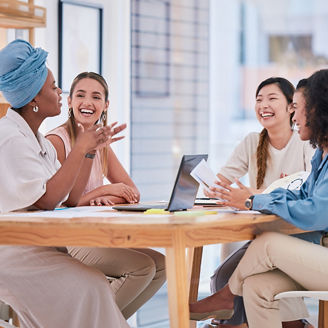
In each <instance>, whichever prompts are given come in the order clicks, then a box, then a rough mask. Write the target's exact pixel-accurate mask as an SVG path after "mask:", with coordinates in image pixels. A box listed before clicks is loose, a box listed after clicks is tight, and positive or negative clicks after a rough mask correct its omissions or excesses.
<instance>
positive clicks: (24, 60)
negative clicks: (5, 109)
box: [0, 39, 48, 108]
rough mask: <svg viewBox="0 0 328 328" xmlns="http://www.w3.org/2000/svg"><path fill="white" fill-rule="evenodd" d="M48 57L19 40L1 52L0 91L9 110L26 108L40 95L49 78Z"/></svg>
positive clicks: (39, 49) (46, 54) (41, 51)
mask: <svg viewBox="0 0 328 328" xmlns="http://www.w3.org/2000/svg"><path fill="white" fill-rule="evenodd" d="M47 56H48V53H47V52H46V51H44V50H43V49H41V48H33V47H32V46H31V45H30V44H29V43H28V42H26V41H24V40H19V39H18V40H15V41H13V42H10V43H9V44H8V45H7V46H6V47H4V48H3V49H2V50H1V51H0V91H2V94H3V96H4V97H5V98H6V99H7V101H8V102H9V103H10V105H11V106H12V107H14V108H20V107H23V106H25V105H26V104H28V103H29V102H30V101H31V100H32V99H33V98H34V97H35V96H36V95H37V94H38V93H39V91H40V90H41V88H42V86H43V84H44V82H45V81H46V79H47V76H48V69H47V67H46V59H47Z"/></svg>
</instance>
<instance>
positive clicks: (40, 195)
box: [0, 40, 128, 328]
mask: <svg viewBox="0 0 328 328" xmlns="http://www.w3.org/2000/svg"><path fill="white" fill-rule="evenodd" d="M46 58H47V52H45V51H44V50H42V49H40V48H33V47H32V46H31V45H30V44H29V43H28V42H26V41H23V40H15V41H13V42H11V43H10V44H8V45H7V46H6V47H5V48H3V49H2V50H1V51H0V90H1V91H2V93H3V95H4V97H5V98H6V100H7V101H8V102H9V103H10V105H11V108H10V109H9V110H8V113H7V115H6V116H5V117H3V118H2V119H1V120H0V158H1V161H0V170H1V172H2V173H1V175H0V185H1V190H2V191H3V192H1V197H0V213H2V212H9V211H14V210H19V209H31V208H37V209H54V208H55V207H56V206H59V205H60V204H61V203H62V202H63V201H65V200H66V198H67V195H68V194H69V192H70V191H71V189H72V187H73V185H74V183H75V180H76V178H77V177H78V174H79V170H80V168H81V163H83V159H84V158H85V157H87V158H88V154H89V152H91V151H93V150H94V149H96V148H97V147H102V146H104V145H105V144H107V143H109V142H111V132H110V129H109V128H106V127H100V126H97V125H95V126H94V127H92V128H90V129H88V130H86V131H84V132H83V131H81V133H79V136H78V138H77V140H76V143H75V146H74V148H73V149H72V151H71V153H70V155H69V156H68V158H67V160H66V161H65V163H64V164H63V166H61V167H60V163H59V162H58V161H57V157H56V151H55V149H54V148H53V146H52V145H51V143H50V142H49V141H48V140H46V139H45V138H44V136H43V135H42V134H41V133H39V131H38V129H39V126H40V124H41V123H42V122H43V120H44V119H45V118H47V117H51V116H55V115H58V114H59V113H60V110H61V90H60V89H59V88H58V87H57V86H56V84H55V80H54V77H53V74H52V72H51V71H50V70H49V69H47V67H46V65H45V62H46ZM90 160H91V159H90ZM71 205H75V204H71ZM0 262H1V267H0V299H1V300H3V301H5V302H6V303H8V304H9V305H11V306H12V307H13V308H14V310H15V311H16V312H17V314H18V317H19V321H20V324H21V327H22V328H27V327H40V328H41V327H47V328H58V327H70V328H90V327H99V328H100V327H112V328H118V327H122V328H127V327H128V325H127V323H126V321H125V319H124V318H123V316H122V314H121V312H120V311H119V309H118V307H117V305H116V303H115V297H114V294H113V292H112V290H111V288H110V285H109V284H108V282H107V279H106V277H105V276H104V275H103V274H102V273H100V272H99V271H97V270H95V269H92V268H90V267H88V266H86V265H84V264H82V263H81V262H79V261H77V260H76V259H73V258H72V257H70V256H69V255H68V254H65V253H62V252H60V251H59V250H57V249H56V248H51V247H35V246H1V247H0Z"/></svg>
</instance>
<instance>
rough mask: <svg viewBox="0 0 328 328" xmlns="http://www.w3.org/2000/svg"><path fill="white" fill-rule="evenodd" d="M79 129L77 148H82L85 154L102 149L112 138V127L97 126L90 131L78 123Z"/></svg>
mask: <svg viewBox="0 0 328 328" xmlns="http://www.w3.org/2000/svg"><path fill="white" fill-rule="evenodd" d="M77 128H78V132H77V138H76V143H75V146H77V147H80V148H81V149H82V150H83V151H84V152H85V153H88V152H91V151H95V150H96V149H97V148H98V147H100V148H101V145H103V144H106V143H107V142H108V140H110V138H111V128H110V126H105V127H103V126H102V125H100V124H96V125H94V126H92V127H91V128H89V129H84V127H83V125H82V124H80V123H78V124H77Z"/></svg>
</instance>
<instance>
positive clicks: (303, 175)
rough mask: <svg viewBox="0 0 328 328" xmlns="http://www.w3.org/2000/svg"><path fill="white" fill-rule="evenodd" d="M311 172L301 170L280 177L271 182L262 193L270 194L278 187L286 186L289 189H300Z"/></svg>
mask: <svg viewBox="0 0 328 328" xmlns="http://www.w3.org/2000/svg"><path fill="white" fill-rule="evenodd" d="M309 174H310V172H307V171H300V172H296V173H294V174H291V175H287V176H286V177H284V178H281V179H278V180H276V181H274V182H272V183H271V184H270V186H268V187H267V188H266V189H265V190H264V191H263V192H262V194H268V193H270V192H271V191H272V190H274V189H277V188H284V189H289V190H299V189H300V188H301V186H302V184H303V183H304V182H305V180H306V179H307V178H308V176H309Z"/></svg>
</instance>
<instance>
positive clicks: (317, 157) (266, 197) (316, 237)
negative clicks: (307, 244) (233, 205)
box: [252, 149, 328, 243]
mask: <svg viewBox="0 0 328 328" xmlns="http://www.w3.org/2000/svg"><path fill="white" fill-rule="evenodd" d="M321 157H322V150H321V149H317V150H316V152H315V154H314V156H313V158H312V161H311V163H312V171H311V173H310V175H309V177H308V179H307V180H306V181H305V182H304V184H303V185H302V187H301V189H300V190H287V189H283V188H278V189H275V190H273V191H272V192H271V193H270V194H260V195H255V197H254V199H253V207H252V209H253V210H256V211H260V212H263V213H272V214H276V215H279V216H280V217H281V218H283V219H284V220H286V221H287V222H290V223H291V224H293V225H295V226H296V227H298V228H301V229H303V230H312V231H316V232H313V233H309V234H303V235H308V237H309V238H306V237H305V238H302V239H306V240H309V241H313V242H315V243H319V242H320V236H321V235H322V232H324V231H328V155H327V156H326V157H325V158H324V159H323V160H321Z"/></svg>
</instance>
